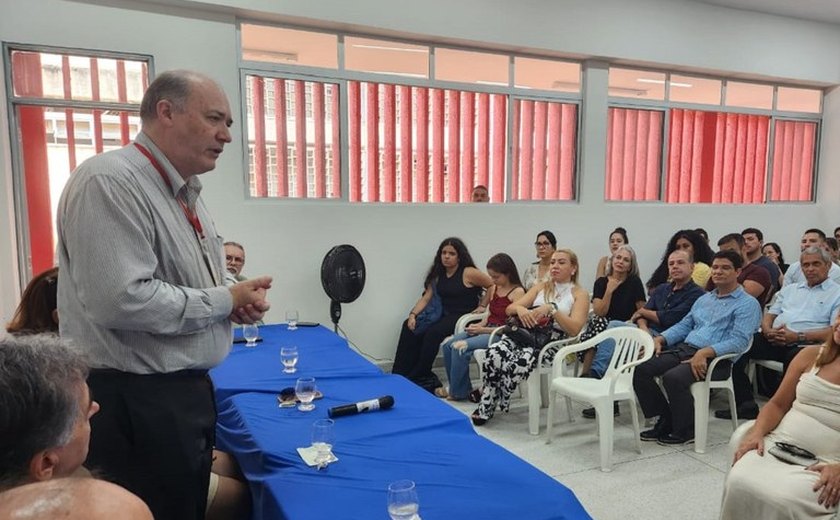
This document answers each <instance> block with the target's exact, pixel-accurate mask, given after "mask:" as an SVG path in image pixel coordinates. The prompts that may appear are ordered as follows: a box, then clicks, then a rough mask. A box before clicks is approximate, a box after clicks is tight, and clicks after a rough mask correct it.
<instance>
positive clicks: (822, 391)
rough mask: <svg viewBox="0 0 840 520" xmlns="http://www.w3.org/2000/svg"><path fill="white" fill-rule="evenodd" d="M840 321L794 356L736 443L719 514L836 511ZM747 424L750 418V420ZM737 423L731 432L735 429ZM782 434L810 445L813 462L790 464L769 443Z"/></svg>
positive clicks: (839, 497)
mask: <svg viewBox="0 0 840 520" xmlns="http://www.w3.org/2000/svg"><path fill="white" fill-rule="evenodd" d="M838 345H840V322H836V323H835V325H834V330H833V334H831V335H830V336H829V338H828V341H827V342H826V343H825V344H824V345H823V346H820V347H808V348H806V349H805V350H803V351H802V352H800V353H799V355H798V356H796V358H795V359H794V360H793V362H792V363H791V365H790V369H789V370H788V372H787V373H786V374H785V377H784V379H783V380H782V384H781V386H779V390H778V391H777V392H776V393H775V394H774V395H773V398H772V399H770V402H768V403H767V404H766V405H765V406H764V407H763V408H762V409H761V413H759V414H758V418H757V419H756V420H755V422H754V423H753V424H752V426H750V427H749V429H748V430H747V432H746V434H745V435H744V437H743V439H742V440H740V442H739V439H737V438H736V436H733V439H732V442H731V443H732V444H735V443H738V448H737V450H736V451H735V457H734V459H735V462H734V464H733V465H732V468H731V469H730V470H729V474H728V475H727V476H726V483H725V485H724V490H723V505H722V506H721V518H722V519H723V520H740V519H742V518H761V519H762V520H776V519H779V520H781V519H797V520H802V519H816V518H824V519H826V520H828V519H831V518H835V514H836V513H837V504H838V502H839V501H840V462H838V461H840V356H838V352H840V347H839V346H838ZM747 424H749V423H747ZM740 431H741V429H739V430H738V432H736V433H740ZM776 442H786V443H788V444H793V445H794V446H796V447H799V448H802V449H805V450H808V451H810V452H811V453H812V454H813V455H814V456H815V457H816V461H815V462H814V463H813V464H810V465H807V466H806V464H809V463H808V462H803V465H799V464H789V463H787V462H783V461H781V460H779V459H777V458H776V457H775V456H774V455H772V452H770V450H777V449H778V447H777V446H776Z"/></svg>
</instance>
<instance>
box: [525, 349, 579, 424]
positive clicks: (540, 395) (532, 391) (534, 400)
mask: <svg viewBox="0 0 840 520" xmlns="http://www.w3.org/2000/svg"><path fill="white" fill-rule="evenodd" d="M579 339H580V334H578V335H577V336H573V337H571V338H563V339H558V340H557V341H551V342H549V343H546V345H545V346H544V347H543V348H541V349H540V353H539V355H538V356H537V368H535V369H534V371H533V372H531V374H530V375H529V376H528V380H527V381H526V384H527V386H528V431H529V432H530V433H531V435H539V434H540V408H542V407H543V405H544V404H546V405H547V404H549V402H550V401H549V395H548V384H549V381H548V376H550V375H551V374H552V370H553V367H554V366H555V365H554V364H552V365H551V366H543V360H544V359H545V356H546V354H547V353H548V351H549V350H550V349H552V348H561V349H562V347H565V346H566V345H573V344H575V343H577V342H578V340H579ZM559 355H560V354H559V352H558V353H557V354H556V355H555V358H554V363H557V356H559ZM564 360H565V356H563V358H562V359H560V363H561V364H558V365H557V366H562V363H564ZM572 375H575V374H572ZM543 376H546V377H543ZM519 390H520V395H521V392H522V385H519Z"/></svg>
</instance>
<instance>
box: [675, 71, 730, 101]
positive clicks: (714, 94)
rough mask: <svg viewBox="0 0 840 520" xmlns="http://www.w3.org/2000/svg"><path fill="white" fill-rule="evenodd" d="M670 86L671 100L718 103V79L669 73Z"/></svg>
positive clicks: (719, 83) (719, 84)
mask: <svg viewBox="0 0 840 520" xmlns="http://www.w3.org/2000/svg"><path fill="white" fill-rule="evenodd" d="M670 87H671V89H670V94H669V99H670V100H671V101H676V102H677V103H703V104H706V105H720V87H721V82H720V80H717V79H706V78H697V77H693V76H680V75H678V74H671V81H670Z"/></svg>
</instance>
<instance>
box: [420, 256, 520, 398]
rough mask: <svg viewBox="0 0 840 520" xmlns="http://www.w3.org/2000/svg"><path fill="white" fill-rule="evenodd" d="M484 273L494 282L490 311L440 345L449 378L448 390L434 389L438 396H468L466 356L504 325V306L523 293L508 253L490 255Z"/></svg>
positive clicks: (517, 272) (468, 365)
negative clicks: (478, 320)
mask: <svg viewBox="0 0 840 520" xmlns="http://www.w3.org/2000/svg"><path fill="white" fill-rule="evenodd" d="M487 274H489V275H490V278H491V279H492V280H493V283H494V285H493V287H491V288H490V291H489V293H490V295H489V300H490V303H489V305H488V306H487V308H488V310H489V311H490V314H489V315H488V316H487V317H485V318H484V319H482V320H481V321H480V322H478V323H473V324H471V325H469V326H468V327H467V329H466V330H465V331H464V332H461V333H459V334H455V335H454V336H450V337H449V338H447V339H446V340H445V341H444V342H443V344H442V345H441V348H442V349H443V361H444V364H445V366H446V377H447V378H448V379H449V392H446V391H445V390H444V389H443V387H441V388H438V389H436V390H435V395H437V396H438V397H449V399H451V400H453V401H461V400H463V399H466V398H467V396H469V395H470V392H471V391H472V385H471V383H470V357H472V353H473V351H474V350H476V349H482V348H487V340H488V339H490V333H491V332H493V330H494V329H495V328H496V327H500V326H502V325H504V324H505V320H506V319H507V314H505V309H507V307H508V305H510V304H511V303H513V302H515V301H516V300H518V299H519V298H521V297H522V296H523V295H524V294H525V289H523V288H522V282H520V281H519V271H517V270H516V264H515V263H514V262H513V259H512V258H511V257H510V256H509V255H507V254H505V253H499V254H497V255H493V257H492V258H490V260H488V261H487Z"/></svg>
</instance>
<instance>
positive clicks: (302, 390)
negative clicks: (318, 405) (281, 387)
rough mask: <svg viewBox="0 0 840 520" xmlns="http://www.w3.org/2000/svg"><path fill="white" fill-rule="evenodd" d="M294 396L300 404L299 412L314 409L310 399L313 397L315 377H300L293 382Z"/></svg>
mask: <svg viewBox="0 0 840 520" xmlns="http://www.w3.org/2000/svg"><path fill="white" fill-rule="evenodd" d="M295 397H297V398H298V401H300V404H299V405H298V410H300V411H301V412H310V411H312V410H314V409H315V405H314V404H312V400H313V399H315V378H314V377H301V378H299V379H298V380H297V383H295Z"/></svg>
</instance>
